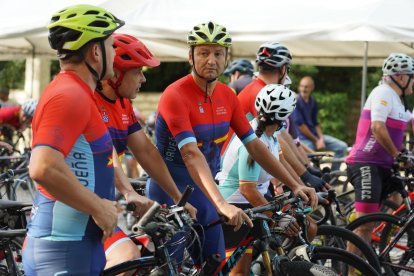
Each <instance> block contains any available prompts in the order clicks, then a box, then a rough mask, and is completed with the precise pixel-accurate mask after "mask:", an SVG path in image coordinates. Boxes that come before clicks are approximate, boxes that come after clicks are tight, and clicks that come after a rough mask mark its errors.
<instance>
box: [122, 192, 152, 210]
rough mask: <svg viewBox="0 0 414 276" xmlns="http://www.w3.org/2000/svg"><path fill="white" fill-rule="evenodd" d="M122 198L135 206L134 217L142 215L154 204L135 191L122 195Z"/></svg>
mask: <svg viewBox="0 0 414 276" xmlns="http://www.w3.org/2000/svg"><path fill="white" fill-rule="evenodd" d="M124 197H125V200H126V201H127V203H134V205H135V210H134V215H135V216H142V215H144V214H145V213H146V212H147V211H148V209H149V208H150V207H151V206H152V204H154V202H153V201H152V200H151V199H149V198H147V197H145V196H141V195H139V194H137V192H135V191H130V192H127V193H126V194H125V195H124Z"/></svg>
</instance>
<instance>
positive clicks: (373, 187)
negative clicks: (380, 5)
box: [345, 53, 414, 253]
mask: <svg viewBox="0 0 414 276" xmlns="http://www.w3.org/2000/svg"><path fill="white" fill-rule="evenodd" d="M382 72H383V77H382V82H381V83H380V84H379V85H378V86H377V87H375V88H374V90H373V91H372V92H371V94H370V95H369V96H368V99H367V101H366V103H365V106H364V108H363V110H362V112H361V117H360V118H359V122H358V129H357V133H356V139H355V143H354V146H353V147H352V150H351V152H350V153H349V155H348V157H347V158H346V160H345V162H346V164H347V173H348V180H349V181H350V182H351V183H352V185H353V186H354V188H355V211H356V216H357V217H361V216H364V215H366V214H369V213H373V212H377V211H378V210H379V209H380V204H381V202H382V200H383V199H384V197H385V196H387V194H386V191H387V188H388V187H387V185H389V184H388V180H389V179H390V177H391V175H392V171H391V167H392V164H393V162H394V160H395V159H396V158H397V157H398V155H399V154H400V150H401V148H402V145H403V137H404V130H405V128H406V124H407V122H408V121H409V120H410V119H411V113H410V112H409V111H408V110H407V105H406V96H408V95H411V94H412V93H413V85H414V78H413V74H414V60H413V59H412V58H411V57H410V56H407V55H405V54H401V53H391V54H390V55H389V56H388V57H387V58H386V59H385V60H384V64H383V66H382ZM401 99H402V100H401ZM373 229H374V225H364V226H362V227H359V228H357V229H356V230H355V231H354V232H355V233H356V234H357V235H358V236H360V237H362V238H363V239H364V240H365V241H366V242H368V243H370V241H371V232H372V231H373ZM348 249H349V250H350V251H351V252H354V253H357V252H356V249H355V248H354V247H351V246H349V248H348Z"/></svg>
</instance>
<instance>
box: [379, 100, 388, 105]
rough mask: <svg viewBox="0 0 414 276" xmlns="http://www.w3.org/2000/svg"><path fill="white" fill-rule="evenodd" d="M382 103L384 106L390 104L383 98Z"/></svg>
mask: <svg viewBox="0 0 414 276" xmlns="http://www.w3.org/2000/svg"><path fill="white" fill-rule="evenodd" d="M380 104H382V105H383V106H387V105H388V102H386V101H384V100H382V101H380Z"/></svg>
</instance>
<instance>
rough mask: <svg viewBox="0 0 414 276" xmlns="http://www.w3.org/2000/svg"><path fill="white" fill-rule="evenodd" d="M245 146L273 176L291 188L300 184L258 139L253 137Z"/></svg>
mask: <svg viewBox="0 0 414 276" xmlns="http://www.w3.org/2000/svg"><path fill="white" fill-rule="evenodd" d="M245 146H246V149H247V151H248V152H249V154H250V155H251V156H252V158H253V159H254V160H255V161H256V162H257V163H259V165H260V166H261V167H262V168H263V169H264V170H265V171H267V172H268V173H270V174H271V175H272V176H273V177H276V178H277V179H279V180H280V181H282V182H283V183H284V184H285V185H286V186H288V187H289V188H290V189H292V190H293V189H296V188H297V187H298V186H300V185H299V183H298V182H297V181H296V180H295V179H294V178H293V177H292V176H291V175H290V174H289V173H288V171H287V170H286V169H285V167H283V165H282V163H280V161H279V160H277V159H276V158H275V157H274V156H273V155H272V153H271V152H270V151H269V150H268V149H267V148H266V146H265V145H264V144H263V143H262V142H261V141H260V140H259V139H254V140H253V141H250V142H249V143H247V144H246V145H245Z"/></svg>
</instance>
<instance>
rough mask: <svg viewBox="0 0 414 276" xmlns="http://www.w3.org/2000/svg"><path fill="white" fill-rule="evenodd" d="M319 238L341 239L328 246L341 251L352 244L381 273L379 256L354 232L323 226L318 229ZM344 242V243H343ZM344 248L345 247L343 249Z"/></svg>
mask: <svg viewBox="0 0 414 276" xmlns="http://www.w3.org/2000/svg"><path fill="white" fill-rule="evenodd" d="M316 235H317V236H319V235H325V236H331V237H336V238H339V239H340V240H337V239H335V240H334V242H336V243H335V244H332V243H330V244H328V246H334V247H339V248H341V249H346V244H345V242H350V243H352V244H353V245H354V246H355V247H357V248H358V249H359V250H360V251H361V253H362V255H363V257H364V258H365V259H366V260H367V262H368V263H369V264H370V265H371V266H372V267H373V268H374V269H375V270H376V271H378V272H379V273H380V272H381V264H380V261H379V260H378V256H377V254H376V253H375V252H374V250H373V249H372V248H371V247H370V246H368V244H367V243H366V242H365V241H364V240H363V239H361V238H360V237H358V236H357V235H356V234H355V233H354V232H352V231H350V230H348V229H345V228H342V227H338V226H332V225H321V226H319V227H318V231H317V233H316ZM341 241H342V243H341ZM341 246H343V247H341Z"/></svg>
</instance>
